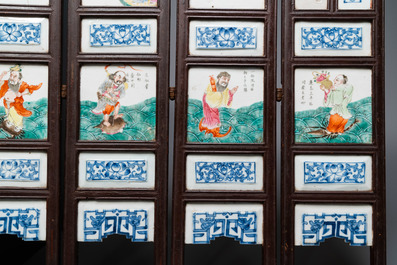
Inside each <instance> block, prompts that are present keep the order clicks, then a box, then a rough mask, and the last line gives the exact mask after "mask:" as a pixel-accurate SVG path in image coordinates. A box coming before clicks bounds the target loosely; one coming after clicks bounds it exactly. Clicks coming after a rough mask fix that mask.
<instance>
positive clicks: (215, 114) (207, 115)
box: [199, 72, 238, 137]
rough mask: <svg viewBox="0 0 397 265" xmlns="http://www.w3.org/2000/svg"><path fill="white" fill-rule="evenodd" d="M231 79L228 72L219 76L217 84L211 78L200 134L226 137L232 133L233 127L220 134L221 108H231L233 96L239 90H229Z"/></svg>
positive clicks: (205, 98) (205, 97) (204, 98)
mask: <svg viewBox="0 0 397 265" xmlns="http://www.w3.org/2000/svg"><path fill="white" fill-rule="evenodd" d="M230 77H231V76H230V74H229V73H228V72H221V73H219V74H218V76H217V82H216V83H215V78H214V77H213V76H210V84H209V85H208V86H207V89H206V91H205V93H204V96H203V112H204V118H202V119H201V121H200V124H199V129H200V132H202V131H205V134H208V133H211V134H212V135H213V136H214V137H225V136H226V135H228V134H229V133H230V131H231V129H232V127H229V129H228V131H227V132H226V133H224V134H221V133H220V127H221V120H220V118H219V110H218V108H219V107H227V108H230V107H231V104H232V101H233V96H234V94H235V93H236V91H237V89H238V86H236V87H234V88H232V89H231V90H230V89H229V88H228V85H229V81H230Z"/></svg>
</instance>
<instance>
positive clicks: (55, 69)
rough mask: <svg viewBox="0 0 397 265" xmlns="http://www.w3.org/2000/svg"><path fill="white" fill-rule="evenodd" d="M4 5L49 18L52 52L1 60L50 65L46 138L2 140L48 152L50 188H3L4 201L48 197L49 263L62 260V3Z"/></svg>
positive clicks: (1, 146)
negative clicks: (60, 197) (60, 227)
mask: <svg viewBox="0 0 397 265" xmlns="http://www.w3.org/2000/svg"><path fill="white" fill-rule="evenodd" d="M49 2H50V3H49V6H40V7H39V6H21V5H18V6H11V5H0V16H15V17H19V16H20V17H43V18H48V20H49V35H48V36H49V52H48V53H25V52H19V53H15V52H1V53H0V62H1V63H12V62H14V63H15V62H20V63H30V64H40V65H48V71H49V72H48V73H49V74H48V77H49V79H48V129H47V132H48V134H47V139H46V140H29V139H19V140H14V139H1V140H0V150H1V151H13V152H14V151H44V152H46V153H47V161H48V163H47V188H1V189H0V199H1V200H27V201H29V200H44V201H46V203H47V219H46V227H47V232H46V264H58V263H59V253H60V251H59V244H60V241H59V238H60V236H59V225H60V220H59V219H60V218H59V185H60V172H59V171H60V163H59V158H60V152H59V149H60V116H59V115H60V102H61V100H60V90H61V34H60V32H61V21H62V20H61V5H62V1H59V0H50V1H49Z"/></svg>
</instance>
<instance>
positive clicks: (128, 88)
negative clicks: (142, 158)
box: [80, 64, 157, 141]
mask: <svg viewBox="0 0 397 265" xmlns="http://www.w3.org/2000/svg"><path fill="white" fill-rule="evenodd" d="M156 72H157V70H156V67H155V66H151V65H136V64H125V65H83V66H82V67H81V86H80V140H90V141H93V140H94V141H100V140H121V141H126V140H129V141H154V140H155V139H156V76H157V74H156Z"/></svg>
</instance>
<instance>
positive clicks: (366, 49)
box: [295, 21, 372, 57]
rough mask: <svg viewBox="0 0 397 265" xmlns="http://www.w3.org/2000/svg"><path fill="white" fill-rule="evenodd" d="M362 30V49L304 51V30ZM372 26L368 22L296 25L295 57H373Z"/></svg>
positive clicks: (303, 22) (304, 23) (306, 23)
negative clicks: (336, 28) (335, 28)
mask: <svg viewBox="0 0 397 265" xmlns="http://www.w3.org/2000/svg"><path fill="white" fill-rule="evenodd" d="M333 27H340V28H361V29H362V43H361V45H362V47H361V48H360V49H348V48H344V49H302V35H301V34H302V28H307V29H310V28H333ZM371 46H372V26H371V23H368V22H360V23H345V22H343V23H342V22H306V21H299V22H296V23H295V55H296V56H313V57H316V56H371V55H372V50H371Z"/></svg>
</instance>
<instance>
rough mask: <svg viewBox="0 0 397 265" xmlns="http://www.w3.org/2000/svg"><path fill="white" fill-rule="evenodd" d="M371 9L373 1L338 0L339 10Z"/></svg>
mask: <svg viewBox="0 0 397 265" xmlns="http://www.w3.org/2000/svg"><path fill="white" fill-rule="evenodd" d="M372 8H373V0H338V9H340V10H368V9H372Z"/></svg>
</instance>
